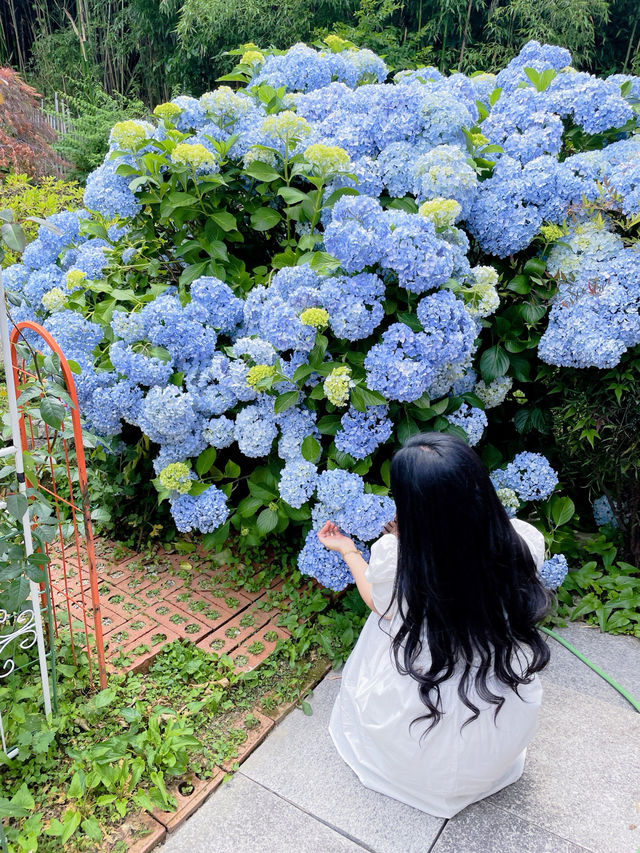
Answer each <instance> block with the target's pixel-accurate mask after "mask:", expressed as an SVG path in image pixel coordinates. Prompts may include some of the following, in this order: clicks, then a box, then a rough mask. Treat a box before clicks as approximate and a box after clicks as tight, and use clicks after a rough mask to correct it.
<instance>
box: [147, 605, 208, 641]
mask: <svg viewBox="0 0 640 853" xmlns="http://www.w3.org/2000/svg"><path fill="white" fill-rule="evenodd" d="M145 613H146V614H147V615H148V616H150V617H151V618H152V619H154V620H157V623H158V624H159V625H163V626H165V627H166V628H169V629H170V630H171V631H172V632H173V633H175V634H177V635H178V636H179V637H181V638H182V639H185V640H191V642H192V643H196V642H198V640H202V639H204V638H205V637H206V636H207V634H210V633H211V631H212V630H213V629H212V628H211V626H210V625H207V624H206V623H204V622H203V621H202V620H200V619H197V618H196V617H195V616H193V615H192V614H190V613H185V612H184V610H181V609H180V608H179V607H177V605H175V604H174V603H173V602H172V601H168V600H165V601H159V602H157V603H156V604H154V605H150V606H149V607H147V608H146V610H145Z"/></svg>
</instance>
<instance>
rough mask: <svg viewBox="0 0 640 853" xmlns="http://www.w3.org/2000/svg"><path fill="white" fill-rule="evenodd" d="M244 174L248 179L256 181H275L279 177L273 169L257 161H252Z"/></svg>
mask: <svg viewBox="0 0 640 853" xmlns="http://www.w3.org/2000/svg"><path fill="white" fill-rule="evenodd" d="M244 172H245V175H249V177H250V178H256V180H258V181H277V180H278V178H279V177H280V175H279V174H278V173H277V172H276V170H275V169H272V168H271V166H268V165H267V164H266V163H261V162H260V161H259V160H254V162H253V163H251V164H250V165H249V166H247V168H246V169H245V170H244Z"/></svg>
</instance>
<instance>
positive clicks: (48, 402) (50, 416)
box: [40, 395, 65, 429]
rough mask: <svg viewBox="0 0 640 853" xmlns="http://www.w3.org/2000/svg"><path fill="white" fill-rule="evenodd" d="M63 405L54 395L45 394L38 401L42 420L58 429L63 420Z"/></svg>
mask: <svg viewBox="0 0 640 853" xmlns="http://www.w3.org/2000/svg"><path fill="white" fill-rule="evenodd" d="M64 414H65V407H64V405H63V404H62V403H61V402H60V400H58V399H57V398H56V397H50V396H49V395H47V396H46V397H43V398H42V402H41V403H40V416H41V418H42V420H43V421H44V422H45V423H46V424H48V425H49V426H50V427H53V428H54V429H60V427H61V426H62V421H63V420H64Z"/></svg>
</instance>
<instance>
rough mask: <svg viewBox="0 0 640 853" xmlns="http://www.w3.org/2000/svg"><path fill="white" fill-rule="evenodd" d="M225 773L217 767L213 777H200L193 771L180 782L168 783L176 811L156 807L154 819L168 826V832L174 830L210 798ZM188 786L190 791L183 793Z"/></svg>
mask: <svg viewBox="0 0 640 853" xmlns="http://www.w3.org/2000/svg"><path fill="white" fill-rule="evenodd" d="M224 775H225V774H224V771H223V770H220V769H219V768H218V767H215V768H214V773H213V776H212V777H211V779H206V780H203V779H198V777H197V776H194V775H193V773H191V774H189V775H188V776H187V777H186V778H185V779H183V780H181V781H180V782H174V783H173V784H171V785H168V786H167V787H168V791H169V793H170V794H172V795H173V796H174V797H175V798H176V801H177V804H178V805H177V808H176V810H175V811H174V812H163V811H160V809H156V810H155V811H154V812H153V817H154V819H155V820H157V821H158V822H159V823H161V824H162V825H163V826H164V827H166V829H167V832H173V831H174V830H175V829H177V828H178V827H179V826H181V825H182V824H183V823H184V822H185V820H186V819H187V818H188V817H190V816H191V815H192V814H193V813H194V812H195V811H196V809H199V808H200V806H201V805H202V804H203V803H204V802H205V800H207V799H208V798H209V796H210V795H211V794H212V793H213V792H214V791H215V789H216V788H217V787H218V786H219V785H220V783H221V782H222V780H223V779H224ZM188 787H190V788H191V791H190V793H182V791H185V790H187V789H188ZM181 789H182V790H181Z"/></svg>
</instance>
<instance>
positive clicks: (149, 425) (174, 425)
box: [138, 385, 199, 461]
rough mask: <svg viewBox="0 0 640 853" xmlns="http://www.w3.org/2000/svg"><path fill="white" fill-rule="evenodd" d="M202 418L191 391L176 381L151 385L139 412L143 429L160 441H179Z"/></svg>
mask: <svg viewBox="0 0 640 853" xmlns="http://www.w3.org/2000/svg"><path fill="white" fill-rule="evenodd" d="M198 422H199V419H198V416H197V414H196V412H195V410H194V407H193V400H192V398H191V395H190V394H188V393H185V392H184V391H181V390H180V389H179V388H176V386H175V385H167V386H166V387H164V388H159V387H157V386H156V387H154V388H151V390H150V391H149V392H148V394H147V395H146V397H145V398H144V401H143V403H142V406H141V408H140V413H139V416H138V424H139V426H140V429H141V430H142V431H143V432H144V433H145V435H148V436H149V438H150V439H151V441H155V442H157V443H158V444H177V443H178V442H179V441H180V439H181V438H183V437H185V436H187V435H188V434H189V433H190V431H191V430H193V429H194V428H195V427H196V426H197V425H198ZM187 455H189V454H187ZM176 461H179V460H176Z"/></svg>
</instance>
